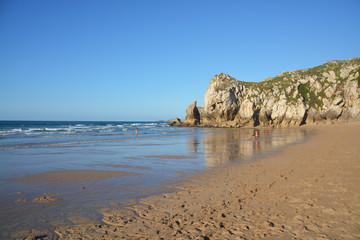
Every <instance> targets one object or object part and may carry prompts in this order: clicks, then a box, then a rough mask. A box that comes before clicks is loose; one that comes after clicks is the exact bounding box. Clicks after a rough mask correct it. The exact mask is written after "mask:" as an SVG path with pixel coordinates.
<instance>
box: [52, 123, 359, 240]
mask: <svg viewBox="0 0 360 240" xmlns="http://www.w3.org/2000/svg"><path fill="white" fill-rule="evenodd" d="M304 127H305V128H307V129H308V130H310V131H311V132H314V131H316V133H315V134H311V136H309V137H308V139H307V140H306V141H305V142H300V143H298V144H295V145H291V146H288V147H286V148H285V149H283V151H282V152H280V153H275V154H271V155H270V156H267V157H263V158H261V159H259V160H257V161H256V162H253V163H242V164H233V165H232V166H231V167H230V166H227V167H225V168H223V167H221V168H215V169H210V170H207V171H204V172H201V173H199V174H197V175H195V176H193V177H191V178H190V179H188V180H186V181H184V182H183V183H182V184H181V185H175V186H173V187H174V188H176V189H181V190H179V191H175V192H172V193H168V194H162V195H156V196H151V197H147V198H143V199H142V200H141V201H140V203H138V204H133V205H129V206H125V207H124V208H123V209H115V210H114V209H108V210H104V211H102V214H103V215H104V218H103V222H104V224H90V225H89V224H84V225H77V226H74V227H72V228H61V227H59V228H58V229H57V230H56V233H57V234H58V235H59V236H60V238H61V239H72V238H77V237H83V238H85V239H87V238H88V239H91V238H98V237H101V236H104V238H105V239H106V238H109V239H111V238H117V237H118V238H121V237H125V238H127V239H161V238H162V237H163V238H165V239H176V238H185V239H186V238H191V239H194V238H199V239H219V238H221V239H242V238H247V239H253V238H285V239H289V238H297V239H309V238H325V239H342V238H343V239H358V238H360V232H359V228H360V205H359V202H360V189H359V187H358V186H359V185H360V160H359V158H358V156H359V154H360V149H359V146H360V138H359V135H358V134H359V133H360V123H359V122H355V123H347V124H337V125H316V126H304Z"/></svg>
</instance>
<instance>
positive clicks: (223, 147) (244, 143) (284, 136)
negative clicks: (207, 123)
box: [188, 129, 306, 167]
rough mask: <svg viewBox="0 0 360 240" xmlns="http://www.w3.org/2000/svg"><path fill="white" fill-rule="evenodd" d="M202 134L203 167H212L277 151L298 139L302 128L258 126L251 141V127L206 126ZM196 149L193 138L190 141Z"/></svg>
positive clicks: (302, 135) (303, 135)
mask: <svg viewBox="0 0 360 240" xmlns="http://www.w3.org/2000/svg"><path fill="white" fill-rule="evenodd" d="M205 131H209V133H208V134H205V135H204V142H203V147H204V158H205V161H206V163H205V164H206V166H208V167H215V166H218V165H220V164H223V163H226V162H229V161H243V162H246V161H249V160H250V158H251V157H254V156H256V155H258V154H261V153H265V154H266V151H270V150H277V149H278V148H279V147H283V146H285V145H287V144H291V143H295V142H298V141H302V140H303V139H304V138H305V136H306V130H305V129H260V137H259V138H257V139H256V140H253V138H252V135H253V134H254V130H253V129H217V130H216V129H207V130H205ZM192 141H193V143H194V144H191V143H188V145H193V150H195V151H196V150H197V146H198V142H197V140H192Z"/></svg>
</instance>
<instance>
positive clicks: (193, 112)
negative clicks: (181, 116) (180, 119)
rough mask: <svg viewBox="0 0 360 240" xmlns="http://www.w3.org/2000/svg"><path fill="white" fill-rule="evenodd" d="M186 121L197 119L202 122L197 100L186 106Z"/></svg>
mask: <svg viewBox="0 0 360 240" xmlns="http://www.w3.org/2000/svg"><path fill="white" fill-rule="evenodd" d="M185 121H196V122H199V123H200V113H199V110H198V108H197V107H196V101H195V102H193V103H192V104H190V105H189V106H188V107H187V108H186V118H185Z"/></svg>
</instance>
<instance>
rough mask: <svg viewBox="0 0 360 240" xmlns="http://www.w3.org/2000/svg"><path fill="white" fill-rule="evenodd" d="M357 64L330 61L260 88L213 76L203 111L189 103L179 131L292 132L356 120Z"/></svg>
mask: <svg viewBox="0 0 360 240" xmlns="http://www.w3.org/2000/svg"><path fill="white" fill-rule="evenodd" d="M359 85H360V58H354V59H349V60H346V61H329V62H326V63H325V64H323V65H320V66H317V67H314V68H309V69H304V70H296V71H291V72H283V73H281V74H279V75H278V76H276V77H273V78H267V79H264V80H262V81H260V82H241V81H238V80H236V79H234V78H232V77H230V76H229V75H227V74H223V73H220V74H217V75H216V76H214V77H213V78H212V79H211V81H210V83H209V86H208V88H207V90H206V92H205V98H204V104H205V105H204V107H203V108H198V107H197V106H196V102H193V103H192V104H191V105H190V106H189V107H188V108H187V109H186V113H187V116H186V120H185V122H181V124H180V125H183V126H215V127H216V126H217V127H240V126H245V125H249V126H258V125H263V126H266V125H272V126H292V125H302V124H312V123H316V122H320V121H329V122H330V121H331V122H334V121H348V120H360V98H359V92H360V89H359Z"/></svg>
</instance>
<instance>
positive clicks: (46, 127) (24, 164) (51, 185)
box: [0, 121, 306, 237]
mask: <svg viewBox="0 0 360 240" xmlns="http://www.w3.org/2000/svg"><path fill="white" fill-rule="evenodd" d="M136 130H137V131H136ZM253 131H254V129H216V128H179V127H171V126H169V125H168V122H165V121H157V122H116V121H102V122H94V121H82V122H80V121H0V196H1V197H0V232H1V233H2V235H0V237H4V236H5V237H6V236H7V235H6V234H4V233H5V232H6V233H9V232H15V231H21V230H24V229H38V230H39V231H42V230H44V229H45V230H53V229H54V228H56V226H57V225H59V224H60V225H63V224H76V223H78V221H79V220H74V219H90V220H93V221H101V214H99V213H98V210H100V209H102V208H106V207H112V208H116V207H121V206H122V205H123V204H124V203H126V202H131V201H136V200H138V199H140V198H142V197H146V196H149V195H152V194H160V193H164V192H168V191H171V189H170V188H168V187H167V186H168V185H170V184H172V183H174V182H176V181H179V180H181V179H182V178H183V177H184V176H186V174H193V173H195V172H197V171H200V170H204V169H206V168H212V167H217V166H222V165H224V164H228V163H229V162H247V161H252V160H253V159H254V157H256V156H259V155H261V154H267V153H268V152H269V151H274V150H276V149H279V147H282V146H285V145H286V144H291V143H294V142H297V141H301V140H303V139H304V137H305V135H306V132H305V131H303V130H301V129H285V130H284V129H277V130H276V129H271V128H269V129H261V130H260V138H258V139H256V140H253V138H252V134H253ZM68 170H94V171H112V172H113V171H119V172H125V173H127V172H128V173H133V174H136V175H130V176H119V177H109V178H103V179H100V180H96V181H88V180H84V181H82V180H81V179H80V180H77V181H67V180H68V179H66V178H67V175H66V171H68ZM56 171H63V172H64V173H65V174H64V175H63V179H60V180H58V181H52V180H51V179H46V178H45V179H43V180H42V181H40V182H39V181H38V182H32V181H30V180H29V181H27V180H25V181H19V179H20V180H21V179H23V178H26V177H28V176H37V175H39V174H42V173H48V172H50V173H51V172H56ZM29 179H31V178H29ZM46 194H50V195H52V196H56V197H59V198H60V199H61V200H59V201H57V202H52V203H33V202H32V200H33V199H34V198H36V197H39V196H46ZM21 199H26V200H28V201H24V202H22V201H19V200H21Z"/></svg>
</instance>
